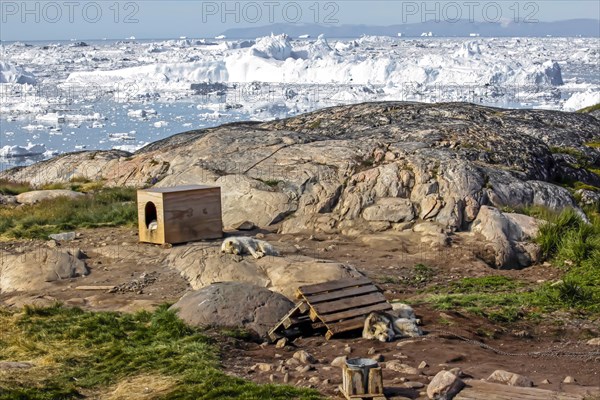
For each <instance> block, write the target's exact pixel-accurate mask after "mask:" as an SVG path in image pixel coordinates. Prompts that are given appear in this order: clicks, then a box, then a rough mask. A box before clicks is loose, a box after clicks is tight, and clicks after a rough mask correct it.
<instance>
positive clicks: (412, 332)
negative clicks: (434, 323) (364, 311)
mask: <svg viewBox="0 0 600 400" xmlns="http://www.w3.org/2000/svg"><path fill="white" fill-rule="evenodd" d="M403 311H404V312H401V314H404V315H401V317H400V318H398V317H396V316H393V315H391V314H388V313H381V312H374V313H371V314H369V316H368V317H367V318H366V319H365V325H364V328H363V333H362V337H363V338H364V339H377V340H379V341H380V342H391V341H392V340H394V339H395V338H396V337H399V338H401V337H419V336H422V335H423V332H422V331H421V328H419V326H418V325H417V319H416V318H414V317H412V318H411V317H410V316H414V312H412V309H410V311H408V310H407V309H405V310H403ZM406 314H408V316H409V318H403V317H405V316H406Z"/></svg>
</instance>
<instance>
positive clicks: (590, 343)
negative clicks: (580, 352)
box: [587, 338, 600, 346]
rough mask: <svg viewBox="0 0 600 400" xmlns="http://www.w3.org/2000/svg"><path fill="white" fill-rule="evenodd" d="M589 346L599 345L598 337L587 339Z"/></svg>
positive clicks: (599, 339)
mask: <svg viewBox="0 0 600 400" xmlns="http://www.w3.org/2000/svg"><path fill="white" fill-rule="evenodd" d="M587 344H588V345H589V346H600V338H594V339H590V340H588V341H587Z"/></svg>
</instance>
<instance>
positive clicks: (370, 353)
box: [367, 347, 375, 355]
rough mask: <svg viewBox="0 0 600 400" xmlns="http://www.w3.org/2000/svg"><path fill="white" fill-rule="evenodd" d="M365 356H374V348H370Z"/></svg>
mask: <svg viewBox="0 0 600 400" xmlns="http://www.w3.org/2000/svg"><path fill="white" fill-rule="evenodd" d="M367 354H369V355H372V354H375V347H371V348H370V349H369V351H368V353H367Z"/></svg>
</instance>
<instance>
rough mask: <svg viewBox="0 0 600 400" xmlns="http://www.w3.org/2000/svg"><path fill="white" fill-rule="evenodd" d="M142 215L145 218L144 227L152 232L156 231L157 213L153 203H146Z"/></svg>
mask: <svg viewBox="0 0 600 400" xmlns="http://www.w3.org/2000/svg"><path fill="white" fill-rule="evenodd" d="M144 215H145V216H146V227H147V228H148V229H152V230H154V229H156V228H157V227H158V213H157V212H156V206H155V205H154V203H153V202H151V201H149V202H147V203H146V207H145V208H144Z"/></svg>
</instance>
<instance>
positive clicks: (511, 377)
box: [487, 369, 533, 387]
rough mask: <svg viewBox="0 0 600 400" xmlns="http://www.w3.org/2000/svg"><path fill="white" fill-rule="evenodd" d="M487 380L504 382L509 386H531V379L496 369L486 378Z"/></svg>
mask: <svg viewBox="0 0 600 400" xmlns="http://www.w3.org/2000/svg"><path fill="white" fill-rule="evenodd" d="M487 381H489V382H496V383H504V384H506V385H509V386H518V387H532V386H533V381H532V380H531V379H529V378H528V377H526V376H523V375H519V374H514V373H512V372H508V371H503V370H501V369H498V370H496V371H494V372H492V374H491V375H490V376H489V377H488V378H487Z"/></svg>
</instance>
